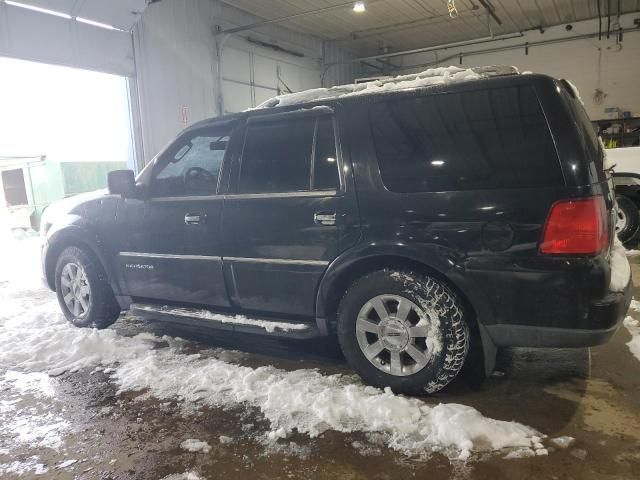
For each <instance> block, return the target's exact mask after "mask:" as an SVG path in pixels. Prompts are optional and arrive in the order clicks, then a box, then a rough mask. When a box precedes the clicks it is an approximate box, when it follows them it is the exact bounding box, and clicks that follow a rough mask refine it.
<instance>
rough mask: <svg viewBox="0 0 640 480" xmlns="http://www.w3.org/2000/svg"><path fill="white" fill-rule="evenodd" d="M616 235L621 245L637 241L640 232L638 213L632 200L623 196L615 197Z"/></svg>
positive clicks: (639, 213)
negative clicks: (616, 204) (616, 205)
mask: <svg viewBox="0 0 640 480" xmlns="http://www.w3.org/2000/svg"><path fill="white" fill-rule="evenodd" d="M616 201H617V203H618V208H617V211H616V214H617V217H616V234H617V235H618V238H619V239H620V241H621V242H622V243H625V244H630V243H632V242H633V241H634V240H637V237H638V232H639V230H640V212H639V211H638V207H637V206H636V204H635V203H633V200H631V199H630V198H628V197H625V196H623V195H618V196H617V197H616Z"/></svg>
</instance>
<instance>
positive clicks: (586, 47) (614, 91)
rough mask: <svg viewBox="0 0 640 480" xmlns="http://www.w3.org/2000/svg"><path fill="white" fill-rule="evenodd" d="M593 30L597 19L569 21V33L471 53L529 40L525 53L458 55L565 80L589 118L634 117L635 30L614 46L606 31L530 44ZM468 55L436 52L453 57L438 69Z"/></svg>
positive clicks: (423, 57) (638, 107) (533, 35)
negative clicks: (610, 110) (615, 110)
mask: <svg viewBox="0 0 640 480" xmlns="http://www.w3.org/2000/svg"><path fill="white" fill-rule="evenodd" d="M635 17H637V15H623V16H622V17H621V20H620V24H621V26H622V27H623V28H632V26H633V19H634V18H635ZM597 31H598V22H597V20H596V21H592V20H589V21H585V22H578V23H574V24H573V29H572V30H571V31H570V32H567V31H566V30H565V28H564V26H559V27H552V28H549V29H547V30H546V31H545V32H544V34H541V33H539V32H538V31H535V32H527V33H526V34H525V36H524V37H522V38H518V39H511V40H503V41H497V42H491V43H485V44H482V45H479V46H477V47H475V50H477V51H481V50H483V49H490V48H496V47H497V48H501V47H505V46H508V45H519V44H524V43H525V42H529V44H530V47H529V51H528V54H527V52H526V51H525V48H524V47H523V48H517V49H514V50H503V51H498V52H493V53H479V54H476V55H468V56H464V55H463V57H462V65H461V66H463V67H472V66H481V65H515V66H516V67H518V68H519V69H520V71H532V72H536V73H545V74H548V75H551V76H553V77H556V78H566V79H567V80H569V81H571V82H572V83H573V84H575V85H576V86H577V87H578V90H580V95H581V97H582V99H583V101H584V103H585V107H586V110H587V113H588V114H589V116H590V117H591V118H593V119H599V118H603V117H604V108H605V107H609V106H615V107H619V108H621V109H623V110H630V111H631V112H636V113H640V88H639V87H638V78H640V30H638V29H636V30H634V31H632V32H627V33H625V34H624V36H623V41H622V43H621V44H620V45H616V40H615V35H613V34H612V35H611V37H610V39H609V40H607V39H606V33H603V37H602V40H598V38H597V37H592V38H587V39H579V40H571V41H567V42H563V43H553V44H548V45H541V46H535V45H532V44H533V43H534V42H539V41H547V40H553V39H563V38H567V37H570V36H573V35H581V34H590V33H594V32H597ZM472 51H474V47H464V48H460V49H455V48H451V49H448V50H447V51H446V52H440V53H439V57H440V58H441V59H442V58H443V57H445V56H446V57H448V56H453V57H454V58H452V59H449V60H446V61H443V62H440V65H449V64H452V65H460V64H459V60H458V58H457V54H458V53H459V52H463V53H464V52H472ZM437 60H438V58H437V57H436V55H435V54H434V53H433V52H430V53H425V54H416V55H412V56H410V57H404V58H403V62H404V65H415V64H422V63H431V62H437ZM394 61H395V59H394ZM436 65H437V63H436ZM434 66H435V65H434ZM425 68H427V67H424V66H423V67H419V68H417V69H414V70H424V69H425ZM408 71H411V70H408ZM403 73H404V72H403ZM596 88H600V89H601V90H602V91H604V93H606V95H607V97H606V98H605V99H604V101H603V102H602V103H600V104H597V103H596V102H595V101H594V98H593V94H594V92H595V90H596Z"/></svg>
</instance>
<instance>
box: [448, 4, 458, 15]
mask: <svg viewBox="0 0 640 480" xmlns="http://www.w3.org/2000/svg"><path fill="white" fill-rule="evenodd" d="M447 11H448V12H449V17H451V18H456V17H457V16H458V9H457V8H456V0H449V1H448V2H447Z"/></svg>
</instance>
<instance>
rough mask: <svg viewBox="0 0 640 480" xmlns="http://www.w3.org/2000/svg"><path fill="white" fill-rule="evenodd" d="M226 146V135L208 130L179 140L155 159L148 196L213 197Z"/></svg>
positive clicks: (227, 137)
mask: <svg viewBox="0 0 640 480" xmlns="http://www.w3.org/2000/svg"><path fill="white" fill-rule="evenodd" d="M228 143H229V136H228V132H221V131H219V130H212V129H204V130H197V131H195V132H193V133H188V134H186V135H185V136H183V137H180V138H179V139H178V140H177V141H176V142H175V143H174V144H173V145H171V146H170V147H169V148H168V149H167V151H166V152H165V153H164V154H163V155H162V156H161V157H160V158H159V159H158V164H157V167H156V168H155V169H154V173H153V177H152V179H151V193H152V195H153V196H154V197H182V196H196V195H215V193H216V188H217V185H218V175H219V173H220V168H221V167H222V160H223V159H224V154H225V151H226V148H227V145H228Z"/></svg>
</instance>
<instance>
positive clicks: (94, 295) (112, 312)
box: [55, 247, 120, 328]
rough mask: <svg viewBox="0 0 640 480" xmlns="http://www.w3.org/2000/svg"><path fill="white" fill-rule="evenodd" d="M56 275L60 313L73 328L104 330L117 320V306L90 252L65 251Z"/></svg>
mask: <svg viewBox="0 0 640 480" xmlns="http://www.w3.org/2000/svg"><path fill="white" fill-rule="evenodd" d="M55 275H56V276H55V281H56V294H57V296H58V303H59V304H60V308H61V309H62V313H64V316H65V317H66V318H67V320H69V322H71V323H73V324H74V325H75V326H76V327H94V328H106V327H108V326H109V325H111V324H113V322H115V321H116V320H117V319H118V316H119V315H120V307H119V306H118V303H117V301H116V299H115V296H114V295H113V291H112V290H111V286H110V285H109V283H108V281H107V278H106V275H105V273H104V271H103V269H102V265H100V263H99V262H98V260H97V259H95V257H94V256H93V255H92V254H91V253H90V252H88V251H85V250H83V249H82V248H79V247H68V248H66V249H64V250H63V251H62V253H61V254H60V256H59V257H58V262H57V264H56V273H55Z"/></svg>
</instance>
